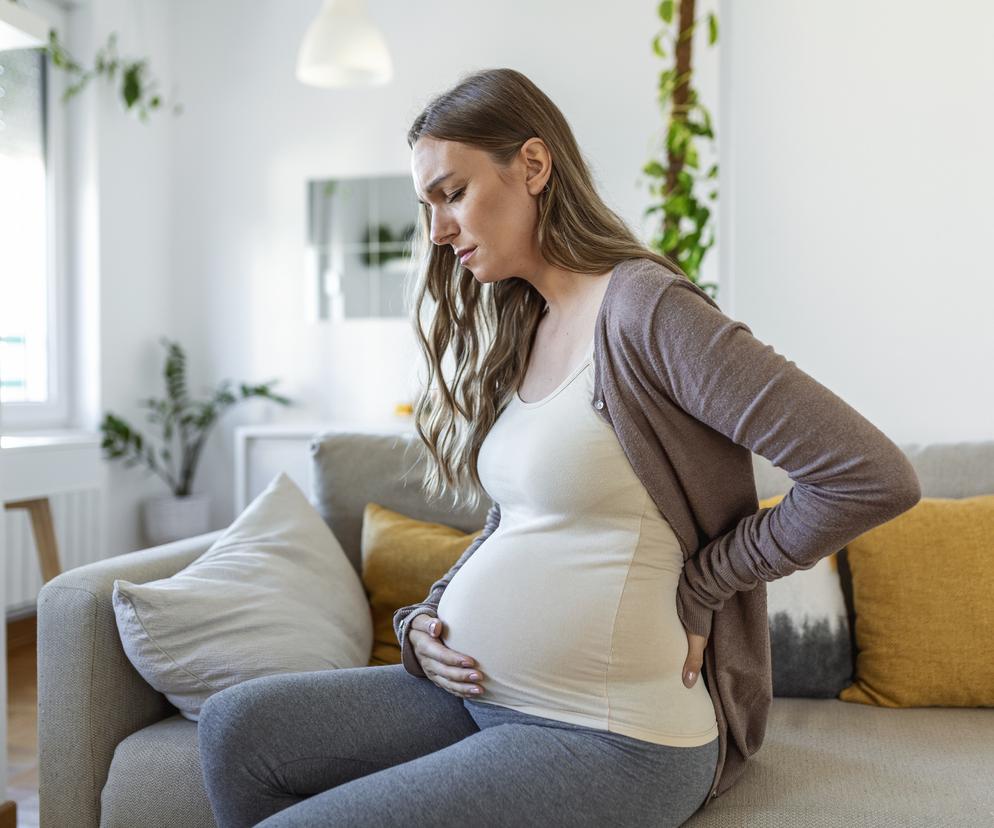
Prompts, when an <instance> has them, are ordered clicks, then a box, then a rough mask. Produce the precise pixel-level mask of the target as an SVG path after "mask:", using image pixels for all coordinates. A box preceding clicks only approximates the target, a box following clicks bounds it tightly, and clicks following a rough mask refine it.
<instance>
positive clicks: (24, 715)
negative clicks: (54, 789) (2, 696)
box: [7, 616, 38, 828]
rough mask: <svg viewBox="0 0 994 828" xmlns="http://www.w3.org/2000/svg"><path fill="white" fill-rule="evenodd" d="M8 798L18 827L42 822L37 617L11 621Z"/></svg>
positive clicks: (9, 628)
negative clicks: (39, 790) (39, 791)
mask: <svg viewBox="0 0 994 828" xmlns="http://www.w3.org/2000/svg"><path fill="white" fill-rule="evenodd" d="M7 798H8V799H12V800H14V802H16V803H17V825H18V828H22V826H23V828H29V827H30V828H37V826H38V662H37V659H36V649H35V618H34V616H31V617H30V618H25V619H21V620H18V621H10V622H8V623H7Z"/></svg>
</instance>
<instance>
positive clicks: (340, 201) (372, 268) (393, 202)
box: [307, 175, 418, 321]
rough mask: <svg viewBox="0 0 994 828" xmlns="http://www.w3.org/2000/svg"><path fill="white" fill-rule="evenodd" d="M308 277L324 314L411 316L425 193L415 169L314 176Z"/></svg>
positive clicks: (309, 194)
mask: <svg viewBox="0 0 994 828" xmlns="http://www.w3.org/2000/svg"><path fill="white" fill-rule="evenodd" d="M307 216H308V231H307V269H308V273H307V278H308V285H309V287H308V290H309V291H312V292H313V294H314V295H313V296H312V297H311V299H312V300H313V301H314V302H315V308H316V316H317V319H318V320H330V321H339V320H343V319H363V318H370V317H405V316H408V310H409V309H408V306H407V298H406V296H405V295H404V293H405V286H406V280H407V278H408V276H409V275H410V274H411V273H412V268H413V266H414V262H413V258H412V256H413V250H412V239H413V237H414V231H415V227H416V222H417V221H418V200H417V197H416V196H415V194H414V188H413V186H412V184H411V177H410V176H409V175H395V176H379V177H372V178H327V179H320V180H311V181H308V182H307Z"/></svg>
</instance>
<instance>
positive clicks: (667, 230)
mask: <svg viewBox="0 0 994 828" xmlns="http://www.w3.org/2000/svg"><path fill="white" fill-rule="evenodd" d="M694 2H695V0H680V6H679V12H678V13H676V14H675V12H676V9H675V3H674V0H662V2H661V3H660V4H659V6H658V8H657V11H658V14H659V17H660V18H661V19H662V21H663V23H664V24H665V25H664V26H663V28H662V29H661V30H660V31H659V33H658V34H656V36H655V37H654V38H653V40H652V50H653V52H654V53H655V54H656V55H658V56H659V57H661V58H663V59H667V58H668V55H667V52H666V50H665V48H664V46H663V44H664V41H665V42H668V43H672V46H673V65H671V66H670V67H668V68H666V69H664V70H663V71H662V72H661V73H660V75H659V94H658V99H659V104H660V107H661V108H662V110H663V114H664V117H666V116H668V123H667V128H666V133H665V142H664V145H663V146H662V147H660V150H659V152H660V156H659V157H658V158H652V159H650V160H649V161H648V162H647V163H646V164H645V166H644V167H643V168H642V172H643V173H645V174H646V175H647V176H649V179H650V182H649V191H650V193H651V194H652V195H653V196H654V198H655V199H656V201H654V202H653V203H651V204H650V206H649V207H648V208H647V209H646V210H645V212H644V214H643V215H645V216H648V215H653V214H655V216H656V217H657V219H658V225H657V227H656V229H655V230H654V231H653V234H652V236H651V238H650V240H649V246H650V247H651V248H652V249H654V250H656V251H658V252H659V253H663V254H665V255H666V256H669V257H670V258H671V259H673V260H674V261H675V262H676V263H677V264H679V265H680V267H681V268H682V269H683V272H684V273H686V274H687V276H688V277H690V279H691V280H692V281H693V282H695V283H696V284H697V285H698V286H699V287H700V288H701V289H703V290H705V291H707V293H708V294H709V295H710V296H711V297H712V298H714V297H715V295H716V293H717V290H718V286H717V284H715V283H714V282H700V281H699V275H700V269H701V262H702V261H703V259H704V255H705V254H706V253H707V251H708V250H709V249H710V248H711V246H712V245H713V244H714V232H713V230H711V228H710V227H709V220H710V218H711V210H710V209H708V207H707V205H706V204H704V203H703V202H702V201H700V200H698V197H697V194H696V192H695V189H696V185H697V183H698V181H702V182H703V185H704V186H705V187H707V188H708V192H707V197H708V198H709V199H710V200H711V201H714V200H715V199H717V197H718V190H717V182H716V180H717V178H718V164H717V163H715V164H712V165H711V167H710V168H709V169H708V170H707V172H706V173H701V172H700V158H699V155H698V151H697V148H696V146H695V145H694V141H695V138H696V137H697V136H700V137H703V138H708V139H710V140H711V141H714V131H713V129H712V127H711V115H710V113H709V112H708V110H707V109H706V108H705V106H704V105H703V104H702V103H701V102H700V100H699V99H698V95H697V90H695V89H694V88H693V86H691V82H690V81H691V76H692V74H693V69H692V57H693V55H692V50H691V45H692V42H693V40H692V39H693V35H694V31H695V29H696V28H697V24H698V21H697V20H695V18H694ZM674 16H675V17H676V23H675V24H674ZM706 19H707V24H708V43H709V45H714V44H715V43H717V41H718V20H717V18H716V17H715V15H714V13H709V14H708V15H707V18H706ZM706 232H707V234H708V237H707V238H706V239H705V233H706Z"/></svg>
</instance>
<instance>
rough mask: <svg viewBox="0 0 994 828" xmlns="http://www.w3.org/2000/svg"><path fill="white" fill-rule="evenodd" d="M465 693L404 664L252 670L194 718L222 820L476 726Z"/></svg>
mask: <svg viewBox="0 0 994 828" xmlns="http://www.w3.org/2000/svg"><path fill="white" fill-rule="evenodd" d="M478 729H479V728H478V726H477V725H476V723H475V722H474V721H473V719H472V717H471V716H470V715H469V713H467V711H466V709H465V707H464V706H463V704H462V699H461V698H459V697H457V696H454V695H452V694H451V693H449V692H447V691H445V690H443V689H442V688H440V687H438V686H437V685H435V684H434V683H432V682H431V681H430V680H428V679H425V678H419V677H417V676H412V675H411V674H409V673H408V672H407V671H406V670H405V669H404V667H403V666H402V665H400V664H391V665H386V666H379V667H354V668H344V669H338V670H323V671H318V672H309V673H287V674H280V675H274V676H264V677H261V678H256V679H250V680H248V681H244V682H241V683H240V684H236V685H234V686H232V687H228V688H226V689H225V690H222V691H220V692H218V693H215V694H214V695H213V696H211V697H210V698H209V699H208V700H207V702H206V703H205V704H204V707H203V709H202V710H201V714H200V722H199V726H198V741H199V745H200V761H201V767H202V769H203V775H204V782H205V786H206V788H207V794H208V797H209V799H210V801H211V805H212V807H213V808H214V811H215V817H216V818H217V821H218V824H219V825H220V826H221V828H228V826H241V825H254V824H255V823H256V822H258V821H259V820H260V819H263V818H264V817H266V816H268V815H270V814H273V813H276V812H277V811H279V810H281V809H284V808H286V807H288V805H292V804H293V803H295V802H299V801H301V800H302V799H304V798H305V797H310V796H313V795H314V794H318V793H321V792H323V791H326V790H328V789H329V788H334V787H335V786H338V785H341V784H343V783H346V782H348V781H349V780H352V779H355V778H357V777H360V776H362V775H363V774H368V773H373V772H375V771H378V770H381V769H383V768H388V767H390V766H392V765H396V764H398V763H403V762H408V761H410V760H412V759H416V758H417V757H419V756H423V755H425V754H428V753H432V752H434V751H437V750H440V749H443V748H445V747H447V746H449V745H451V744H453V743H455V742H458V741H459V740H461V739H463V738H465V737H466V736H469V735H470V734H472V733H475V732H477V731H478Z"/></svg>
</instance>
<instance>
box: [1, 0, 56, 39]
mask: <svg viewBox="0 0 994 828" xmlns="http://www.w3.org/2000/svg"><path fill="white" fill-rule="evenodd" d="M48 28H49V27H48V21H47V20H45V18H43V17H40V16H39V15H37V14H36V13H34V12H31V11H28V10H27V9H26V8H24V7H23V6H18V5H17V4H15V3H11V2H10V0H0V52H2V51H4V50H5V49H31V48H34V47H36V46H44V45H45V44H46V43H47V42H48Z"/></svg>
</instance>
